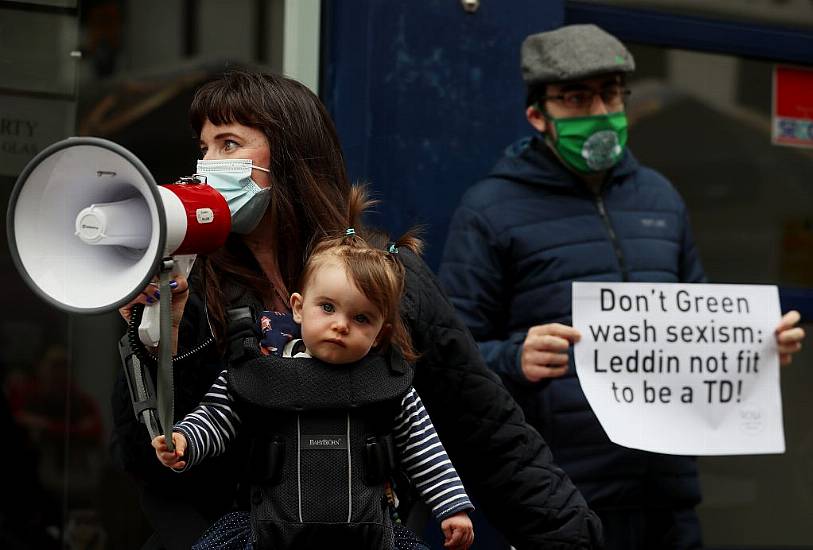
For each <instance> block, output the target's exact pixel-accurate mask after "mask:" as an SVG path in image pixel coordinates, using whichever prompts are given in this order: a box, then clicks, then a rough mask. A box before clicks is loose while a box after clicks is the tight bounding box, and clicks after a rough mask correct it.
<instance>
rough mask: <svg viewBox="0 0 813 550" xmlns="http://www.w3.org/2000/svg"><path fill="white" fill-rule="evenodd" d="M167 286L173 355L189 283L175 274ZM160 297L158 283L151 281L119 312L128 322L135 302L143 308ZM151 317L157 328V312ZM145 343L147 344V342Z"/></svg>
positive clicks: (152, 305) (187, 295) (176, 346)
mask: <svg viewBox="0 0 813 550" xmlns="http://www.w3.org/2000/svg"><path fill="white" fill-rule="evenodd" d="M169 288H170V290H171V292H172V354H173V355H175V353H176V352H177V349H178V327H179V326H180V325H181V319H182V318H183V312H184V308H186V301H187V300H188V299H189V283H188V281H187V280H186V277H184V276H183V275H176V277H175V278H174V279H172V280H171V281H170V282H169ZM160 297H161V294H160V292H159V291H158V283H156V282H152V283H150V284H149V285H147V287H146V288H145V289H144V290H142V291H141V293H139V295H138V296H136V298H135V299H134V300H132V301H131V302H130V303H128V304H127V305H126V306H124V307H122V308H119V314H120V315H121V316H122V317H123V318H124V320H125V321H127V322H128V323H129V322H130V316H131V315H132V313H133V306H134V305H135V304H143V305H144V307H145V308H149V307H154V306H155V304H157V303H158V301H159V299H160ZM147 311H149V310H147V309H145V314H146V312H147ZM153 319H154V320H153V323H155V325H156V330H157V324H158V316H157V314H156V316H155V317H154V318H153ZM156 341H157V338H156ZM145 343H146V344H149V342H145ZM149 345H152V344H149Z"/></svg>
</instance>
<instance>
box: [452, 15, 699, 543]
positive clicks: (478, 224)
mask: <svg viewBox="0 0 813 550" xmlns="http://www.w3.org/2000/svg"><path fill="white" fill-rule="evenodd" d="M521 62H522V76H523V79H524V81H525V84H526V87H527V102H526V105H527V109H526V111H525V114H526V116H527V119H528V122H529V123H530V124H531V126H533V127H534V128H535V129H536V130H537V131H538V133H536V134H535V135H533V136H532V137H530V138H526V139H523V140H521V141H519V142H517V143H515V144H513V145H511V146H510V147H509V148H508V149H507V150H506V152H505V154H504V156H503V158H502V159H500V160H499V161H498V162H497V164H496V166H495V167H494V169H493V170H492V172H491V174H490V175H489V176H488V177H487V178H486V179H484V180H481V181H480V182H478V183H477V184H476V185H475V186H473V187H472V188H471V189H469V190H468V191H467V193H466V194H465V195H464V197H463V199H462V203H461V205H460V207H459V208H458V209H457V211H456V212H455V215H454V218H453V220H452V224H451V227H450V233H449V238H448V241H447V244H446V248H445V251H444V258H443V263H442V265H441V269H440V279H441V282H442V284H443V285H444V287H445V289H446V291H447V293H448V294H449V296H450V298H451V299H452V302H453V303H454V304H455V306H456V307H457V310H458V312H459V313H460V314H461V316H462V318H463V319H464V320H465V321H466V323H467V325H468V326H469V328H470V329H471V332H472V334H473V335H474V337H475V339H476V340H477V341H478V343H479V345H480V349H481V352H482V353H483V355H484V357H485V359H486V362H487V363H488V365H489V366H490V367H491V368H492V369H493V370H494V371H496V372H497V373H498V374H499V375H500V376H501V378H502V379H503V381H504V382H505V384H506V385H507V386H508V388H509V389H510V390H511V392H512V394H513V395H514V397H515V398H516V399H517V401H518V402H519V403H520V404H521V405H522V407H523V409H524V411H525V414H526V416H527V418H528V421H529V422H530V423H531V424H533V425H534V426H535V427H536V428H537V429H538V430H539V431H540V432H541V433H542V435H543V436H544V438H545V439H546V440H547V442H548V444H549V445H550V447H551V450H552V451H553V456H554V460H555V461H556V462H557V464H558V465H559V466H561V467H562V468H563V469H564V470H565V472H567V473H568V475H569V476H570V477H571V478H572V479H573V481H574V482H575V483H576V485H577V487H578V488H579V489H580V490H581V492H582V493H583V494H584V496H585V497H586V498H587V501H588V503H589V504H590V506H591V507H592V508H593V509H594V510H595V511H596V512H597V513H598V514H599V516H600V518H601V520H602V523H603V527H604V529H603V530H604V538H605V545H606V548H607V549H608V550H616V549H617V550H622V549H623V550H635V549H642V550H643V549H645V550H663V549H671V548H680V549H688V548H699V547H700V545H701V542H700V526H699V522H698V519H697V517H696V515H695V512H694V507H695V505H696V504H697V503H698V502H699V501H700V489H699V485H698V479H697V469H696V466H695V462H694V460H693V459H691V458H688V457H680V456H666V455H657V454H652V453H647V452H642V451H636V450H631V449H626V448H623V447H620V446H618V445H615V444H613V443H611V442H610V441H609V439H608V438H607V436H606V435H605V433H604V431H603V429H602V428H601V425H600V424H599V422H598V419H597V418H596V416H595V414H594V413H593V412H592V410H591V409H590V406H589V404H588V403H587V400H586V398H585V396H584V394H583V393H582V390H581V387H580V385H579V381H578V378H577V377H576V374H575V368H573V367H572V366H569V361H570V360H571V359H569V357H568V355H569V351H570V346H571V344H573V343H574V342H575V341H577V340H578V338H579V334H578V332H577V331H576V330H575V329H573V328H572V327H571V326H570V324H571V309H570V307H571V283H572V282H573V281H576V280H582V281H584V280H587V281H647V282H690V283H694V282H701V281H703V279H704V277H703V269H702V267H701V265H700V261H699V259H698V255H697V251H696V249H695V245H694V241H693V239H692V235H691V232H690V229H689V224H688V221H687V214H686V208H685V206H684V204H683V201H682V200H681V198H680V196H679V195H678V193H677V192H676V191H675V189H674V188H673V187H672V185H671V184H670V183H669V182H668V181H667V180H666V179H665V178H664V177H663V176H661V175H660V174H658V173H657V172H655V171H653V170H650V169H648V168H646V167H643V166H641V165H640V164H638V161H637V160H636V159H635V157H634V156H633V155H632V153H631V152H630V151H629V149H627V147H626V145H627V120H626V116H625V114H624V102H625V99H626V96H627V95H628V94H629V91H628V90H627V88H626V87H625V77H626V75H627V74H628V73H630V72H632V71H633V70H634V69H635V62H634V60H633V58H632V55H631V54H630V52H629V51H628V50H627V49H626V48H625V47H624V45H623V44H621V42H619V41H618V40H617V39H616V38H615V37H613V36H611V35H609V34H607V33H606V32H604V31H603V30H601V29H599V28H598V27H596V26H594V25H573V26H568V27H563V28H560V29H557V30H554V31H550V32H543V33H540V34H534V35H531V36H529V37H527V38H526V39H525V41H524V43H523V45H522V54H521ZM647 220H649V222H647ZM652 220H657V222H656V223H653V222H652Z"/></svg>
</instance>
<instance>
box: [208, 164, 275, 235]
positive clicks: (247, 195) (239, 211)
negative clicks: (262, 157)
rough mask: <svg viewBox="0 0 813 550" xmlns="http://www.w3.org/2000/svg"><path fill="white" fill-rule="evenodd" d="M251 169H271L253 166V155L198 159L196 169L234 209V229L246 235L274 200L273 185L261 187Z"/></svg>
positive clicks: (232, 209)
mask: <svg viewBox="0 0 813 550" xmlns="http://www.w3.org/2000/svg"><path fill="white" fill-rule="evenodd" d="M252 170H262V171H263V172H267V173H270V172H271V171H270V170H269V169H268V168H262V167H260V166H254V165H253V162H252V161H251V159H221V160H199V161H198V168H197V171H196V173H197V174H199V175H201V176H205V177H206V183H208V184H209V185H211V186H212V187H214V188H215V189H216V190H217V191H218V192H220V194H221V195H223V196H224V197H225V198H226V202H227V203H228V204H229V211H230V212H231V230H232V232H233V233H241V234H243V235H245V234H247V233H251V232H252V231H254V228H255V227H257V225H259V223H260V220H262V218H263V215H264V214H265V210H266V208H268V202H269V201H270V200H271V188H270V187H266V188H265V189H263V188H261V187H260V186H259V185H257V183H256V182H255V181H254V180H253V179H251V172H252Z"/></svg>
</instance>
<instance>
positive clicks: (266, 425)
mask: <svg viewBox="0 0 813 550" xmlns="http://www.w3.org/2000/svg"><path fill="white" fill-rule="evenodd" d="M240 310H242V312H241V311H240ZM229 315H230V318H231V320H232V322H231V323H230V332H231V333H232V335H233V338H232V340H231V341H232V348H231V359H230V369H229V383H230V387H231V390H232V393H233V395H234V396H235V401H236V408H237V410H238V411H239V413H240V415H241V418H243V419H244V427H243V428H242V430H246V433H251V434H253V436H254V439H253V444H252V451H251V457H250V470H251V471H250V479H251V493H250V499H251V527H252V533H253V540H254V544H255V546H256V547H258V548H272V549H275V550H276V549H282V548H286V549H287V548H303V549H304V548H323V547H334V548H354V549H375V550H381V549H387V548H391V547H392V545H393V534H392V520H391V517H390V513H389V510H388V501H387V498H386V495H385V482H386V481H387V479H388V477H389V475H390V474H391V473H392V471H393V470H394V469H395V467H396V460H397V459H396V456H395V447H394V444H393V439H392V429H393V421H394V419H395V417H396V415H397V414H398V412H399V411H400V407H401V400H402V398H403V396H404V395H405V394H406V393H407V392H408V391H409V388H410V386H411V384H412V369H411V367H410V366H409V365H408V364H407V363H406V362H405V361H404V360H403V358H401V356H400V355H399V354H398V353H397V352H394V351H390V352H389V353H387V354H384V355H379V354H370V355H369V356H368V357H365V358H364V359H361V360H360V361H358V362H356V363H352V364H348V365H330V364H327V363H323V362H322V361H319V360H317V359H310V358H282V357H276V356H263V355H261V354H260V353H259V351H258V344H257V340H256V336H253V332H251V331H250V330H249V327H250V326H252V327H253V316H252V315H251V313H250V311H249V308H236V309H233V310H230V311H229ZM241 319H242V324H243V327H244V328H243V329H242V330H240V329H239V328H235V327H238V326H239V325H240V320H241ZM249 319H250V321H249ZM249 430H250V432H249Z"/></svg>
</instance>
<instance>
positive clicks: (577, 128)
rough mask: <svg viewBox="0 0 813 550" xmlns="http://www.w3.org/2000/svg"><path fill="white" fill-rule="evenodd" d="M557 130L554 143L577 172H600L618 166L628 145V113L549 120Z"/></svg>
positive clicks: (563, 158)
mask: <svg viewBox="0 0 813 550" xmlns="http://www.w3.org/2000/svg"><path fill="white" fill-rule="evenodd" d="M548 120H549V121H550V122H553V127H554V129H555V130H556V142H555V143H554V144H553V145H554V147H555V148H556V151H557V152H558V153H559V156H560V157H561V158H562V160H563V161H564V162H565V163H566V164H568V165H569V166H570V167H571V168H573V169H574V170H576V171H577V172H582V173H590V172H600V171H602V170H607V169H609V168H612V167H613V166H615V164H616V163H617V162H618V159H620V158H621V155H622V154H623V153H624V147H625V146H626V145H627V116H626V114H624V112H623V111H622V112H618V113H611V114H608V115H595V116H585V117H575V118H558V119H556V118H555V119H548Z"/></svg>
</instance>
